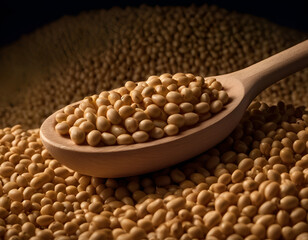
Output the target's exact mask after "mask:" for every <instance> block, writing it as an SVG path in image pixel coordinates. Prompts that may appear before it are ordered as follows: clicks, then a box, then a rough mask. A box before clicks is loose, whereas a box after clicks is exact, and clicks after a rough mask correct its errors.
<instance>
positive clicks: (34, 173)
mask: <svg viewBox="0 0 308 240" xmlns="http://www.w3.org/2000/svg"><path fill="white" fill-rule="evenodd" d="M307 37H308V35H307V34H304V33H299V32H296V31H293V30H290V29H286V28H283V27H280V26H277V25H275V24H273V23H270V22H268V21H266V20H264V19H260V18H256V17H253V16H249V15H244V14H238V13H235V12H228V11H226V10H224V9H219V8H217V7H214V6H207V5H204V6H201V7H200V6H198V7H196V6H191V7H147V6H141V7H139V8H127V9H118V8H113V9H110V10H108V11H105V10H102V11H94V12H89V13H84V14H81V15H80V16H77V17H66V18H63V19H60V20H58V21H57V22H55V23H53V24H51V25H49V26H46V27H44V28H42V29H39V30H38V31H36V32H35V33H33V34H31V35H29V36H26V37H24V38H23V39H21V40H20V41H18V42H16V43H14V44H13V45H11V46H8V47H6V48H3V49H1V50H0V53H1V55H0V56H1V57H0V73H1V74H0V80H3V79H5V80H6V82H12V83H18V85H17V87H15V88H14V87H12V86H6V87H7V89H9V88H10V90H11V91H10V92H9V91H7V92H8V94H7V95H3V94H4V93H3V94H2V96H5V97H6V102H4V101H3V103H4V104H3V106H2V108H1V109H0V118H1V122H0V125H1V129H0V239H5V240H6V239H7V240H16V239H31V240H36V239H56V240H66V239H72V240H73V239H81V240H82V239H90V240H96V239H97V240H98V239H118V240H121V239H123V240H125V239H127V240H135V239H136V240H138V239H153V240H154V239H167V240H176V239H180V240H190V239H207V240H220V239H227V240H237V239H239V240H241V239H245V240H258V239H286V240H293V239H294V240H305V239H308V224H307V221H308V215H307V211H308V113H307V111H306V110H305V109H307V107H308V95H307V92H308V81H307V77H308V71H307V69H306V70H303V71H301V72H298V73H296V74H294V75H292V76H290V77H289V78H288V79H284V80H282V81H281V82H279V83H277V84H275V85H274V86H272V87H270V88H268V89H267V90H265V91H264V92H262V93H261V94H260V95H259V96H258V97H257V99H256V101H254V102H253V103H252V104H251V105H250V106H249V107H248V109H247V111H246V113H245V115H244V116H243V118H242V120H241V122H240V123H239V124H238V126H237V127H236V129H235V130H234V131H233V133H232V134H230V135H229V136H228V137H227V138H226V139H225V140H224V141H223V142H221V143H220V144H218V145H217V146H215V147H214V148H212V149H211V150H209V151H207V152H204V153H203V154H201V155H199V156H197V157H195V158H194V159H190V160H188V161H186V162H184V163H182V164H179V165H176V166H173V167H170V168H167V169H162V170H161V171H157V172H154V173H149V174H146V175H142V176H133V177H127V178H121V179H102V178H95V177H89V176H84V175H81V174H79V173H77V172H74V171H72V170H70V169H67V168H66V167H65V166H63V165H61V163H59V162H58V161H57V160H56V159H54V158H53V157H52V156H50V154H49V153H48V152H47V150H46V149H45V148H44V146H43V145H42V142H41V140H40V137H39V129H38V128H37V127H39V125H40V123H41V122H42V121H43V120H44V118H45V117H46V116H48V115H49V114H51V113H52V112H53V111H55V110H57V109H59V108H61V107H63V106H65V105H67V104H69V103H71V102H75V101H77V100H79V99H82V98H84V97H86V96H89V95H91V96H92V95H93V94H99V93H100V92H101V91H107V90H110V89H113V88H117V87H121V86H124V83H125V82H126V81H128V80H130V81H134V82H137V81H143V80H144V79H147V77H149V76H150V75H157V76H159V75H161V74H163V73H166V72H168V73H171V74H175V73H177V72H185V73H191V74H194V75H196V76H197V75H198V76H199V75H200V76H203V77H206V76H211V75H218V74H223V73H226V72H232V71H235V70H238V69H241V68H244V67H246V66H248V65H250V64H252V63H254V62H257V61H259V60H262V59H264V58H266V57H268V56H270V55H272V54H274V53H276V52H278V51H281V50H283V49H285V48H287V47H290V46H291V45H294V44H295V43H298V42H300V41H302V40H304V39H306V38H307ZM1 84H2V83H1ZM3 86H4V85H3ZM17 88H19V89H17ZM2 89H4V88H2ZM34 128H35V129H34ZM183 147H185V146H183ZM187 151H189V149H187ZM85 161H86V159H85ZM111 161H112V159H111ZM102 167H103V166H102Z"/></svg>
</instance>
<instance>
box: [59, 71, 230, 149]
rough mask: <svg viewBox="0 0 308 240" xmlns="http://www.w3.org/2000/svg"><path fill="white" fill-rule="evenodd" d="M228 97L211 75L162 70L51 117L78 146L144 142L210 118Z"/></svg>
mask: <svg viewBox="0 0 308 240" xmlns="http://www.w3.org/2000/svg"><path fill="white" fill-rule="evenodd" d="M228 100H229V97H228V94H227V92H226V91H224V90H223V87H222V85H221V83H220V82H219V81H216V79H215V78H207V79H204V78H203V77H200V76H194V75H193V74H184V73H177V74H174V75H171V74H168V73H165V74H163V75H161V76H159V77H158V76H150V77H149V78H148V79H147V81H145V82H138V83H137V84H136V83H134V82H132V81H128V82H126V83H125V86H123V87H121V88H118V89H116V90H112V91H110V92H107V91H104V92H102V93H100V94H99V95H93V96H91V97H86V98H85V99H84V100H82V101H81V103H80V104H79V105H77V106H75V107H74V106H71V105H69V106H66V107H65V108H64V109H63V110H62V111H61V112H59V113H57V115H56V117H55V118H56V122H57V124H56V126H55V129H56V131H57V132H58V133H60V134H62V135H68V134H69V136H70V138H71V140H72V141H74V143H76V144H83V143H84V142H85V141H86V142H87V144H89V145H91V146H99V145H102V144H104V145H114V144H132V143H142V142H146V141H148V140H149V138H151V139H159V138H162V137H163V136H165V135H166V136H173V135H176V134H178V132H179V130H180V129H183V128H185V127H191V126H193V125H195V124H196V123H198V122H200V121H204V120H206V119H209V118H210V117H211V116H212V114H216V113H218V112H220V111H221V110H222V108H223V106H224V104H227V103H228Z"/></svg>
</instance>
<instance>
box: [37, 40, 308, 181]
mask: <svg viewBox="0 0 308 240" xmlns="http://www.w3.org/2000/svg"><path fill="white" fill-rule="evenodd" d="M307 66H308V40H306V41H304V42H302V43H300V44H298V45H296V46H294V47H291V48H289V49H287V50H285V51H283V52H280V53H278V54H276V55H274V56H272V57H269V58H267V59H265V60H263V61H261V62H259V63H256V64H254V65H252V66H250V67H247V68H245V69H243V70H240V71H236V72H233V73H229V74H225V75H221V76H215V77H216V78H217V80H218V81H220V82H221V83H222V85H223V87H224V88H225V90H226V91H227V92H228V94H229V96H230V98H231V101H230V102H229V103H228V104H227V105H226V106H225V109H224V110H223V111H221V112H219V113H218V114H216V115H214V116H213V117H211V118H210V119H209V120H206V121H204V122H201V123H200V124H198V125H196V126H195V127H192V128H190V129H188V130H185V131H182V132H180V133H179V134H178V135H176V136H171V137H164V138H162V139H159V140H153V141H149V142H146V143H137V144H132V145H116V146H104V147H91V146H88V145H81V146H80V145H75V144H74V143H73V142H72V141H71V140H70V139H69V138H65V137H63V136H61V135H60V134H58V133H57V132H56V131H55V124H56V121H55V115H56V114H57V112H56V113H54V114H52V115H51V116H49V117H48V118H47V119H46V120H45V122H44V123H43V124H42V126H41V129H40V136H41V139H42V142H43V144H44V145H45V147H46V148H47V150H48V151H49V152H50V154H51V155H52V156H53V157H54V158H56V159H57V160H59V161H60V162H61V163H63V164H64V165H66V166H67V167H69V168H71V169H73V170H75V171H77V172H79V173H82V174H86V175H91V176H95V177H106V178H107V177H108V178H112V177H124V176H132V175H137V174H143V173H147V172H150V171H155V170H158V169H162V168H165V167H168V166H171V165H174V164H176V163H179V162H182V161H184V160H187V159H189V158H191V157H194V156H196V155H198V154H200V153H202V152H204V151H205V150H207V149H209V148H211V147H213V146H215V145H216V144H218V143H219V142H221V141H222V140H223V139H224V138H226V137H227V136H228V135H229V134H230V133H231V132H232V131H233V129H234V128H235V127H236V126H237V124H238V123H239V121H240V120H241V118H242V116H243V114H244V112H245V110H246V108H247V107H248V105H249V103H250V102H251V101H252V100H253V99H254V98H255V97H256V96H257V95H258V94H259V93H260V92H261V91H262V90H263V89H265V88H266V87H268V86H270V85H271V84H273V83H275V82H276V81H278V80H280V79H282V78H284V77H287V76H288V75H290V74H292V73H294V72H296V71H299V70H301V69H303V68H304V67H307ZM77 104H78V103H74V104H72V105H73V106H74V105H77Z"/></svg>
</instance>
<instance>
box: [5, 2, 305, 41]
mask: <svg viewBox="0 0 308 240" xmlns="http://www.w3.org/2000/svg"><path fill="white" fill-rule="evenodd" d="M307 2H308V1H307V0H293V1H272V0H267V1H264V0H258V1H256V0H252V1H249V0H246V1H242V0H240V1H236V0H235V1H234V0H216V1H213V0H208V1H202V0H201V1H200V0H199V1H183V0H177V1H170V0H164V1H137V0H131V1H117V0H115V1H112V0H109V1H104V0H102V1H82V2H79V1H65V0H63V1H61V2H60V1H39V2H35V1H15V0H0V47H2V46H5V45H7V44H10V43H12V42H14V41H16V40H17V39H19V38H20V37H21V36H22V35H24V34H27V33H30V32H32V31H34V30H35V29H37V28H39V27H42V26H44V25H45V24H48V23H50V22H52V21H55V20H57V19H59V18H60V17H62V16H64V15H78V14H79V13H80V12H82V11H88V10H94V9H101V8H105V9H109V8H111V7H113V6H119V7H122V8H124V7H125V6H139V5H140V4H143V3H144V4H148V5H151V6H155V5H186V6H188V5H191V4H192V3H194V4H196V5H202V4H203V3H208V4H215V5H217V6H219V7H222V8H226V9H228V10H231V11H233V10H235V11H238V12H242V13H249V14H253V15H256V16H260V17H264V18H267V19H268V20H270V21H272V22H275V23H277V24H280V25H283V26H286V27H291V28H294V29H298V30H300V31H303V32H308V4H307Z"/></svg>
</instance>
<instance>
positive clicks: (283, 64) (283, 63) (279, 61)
mask: <svg viewBox="0 0 308 240" xmlns="http://www.w3.org/2000/svg"><path fill="white" fill-rule="evenodd" d="M305 67H308V40H305V41H303V42H301V43H299V44H297V45H295V46H293V47H291V48H288V49H286V50H284V51H282V52H280V53H277V54H275V55H273V56H271V57H269V58H267V59H265V60H263V61H261V62H258V63H256V64H253V65H251V66H249V67H247V68H244V69H242V70H239V71H237V72H234V73H231V74H230V75H231V76H233V77H235V78H237V79H238V80H240V81H241V82H242V83H243V85H244V89H245V94H246V97H247V98H248V101H249V102H250V101H252V100H253V99H254V98H255V97H256V96H257V95H258V94H259V93H260V92H261V91H262V90H264V89H265V88H267V87H269V86H270V85H272V84H273V83H275V82H277V81H279V80H281V79H283V78H285V77H287V76H289V75H290V74H292V73H295V72H297V71H299V70H301V69H303V68H305Z"/></svg>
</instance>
